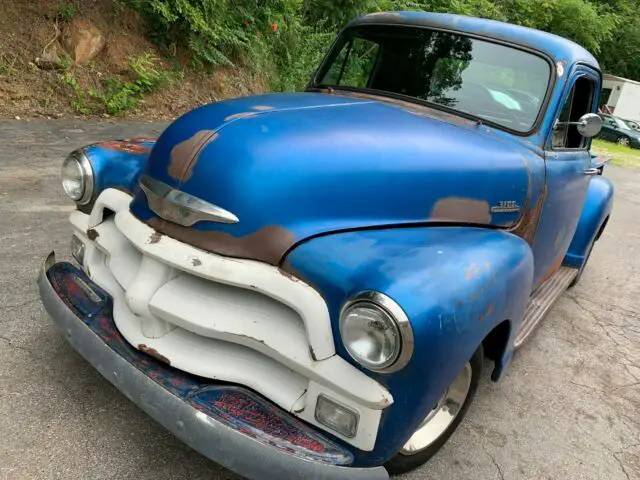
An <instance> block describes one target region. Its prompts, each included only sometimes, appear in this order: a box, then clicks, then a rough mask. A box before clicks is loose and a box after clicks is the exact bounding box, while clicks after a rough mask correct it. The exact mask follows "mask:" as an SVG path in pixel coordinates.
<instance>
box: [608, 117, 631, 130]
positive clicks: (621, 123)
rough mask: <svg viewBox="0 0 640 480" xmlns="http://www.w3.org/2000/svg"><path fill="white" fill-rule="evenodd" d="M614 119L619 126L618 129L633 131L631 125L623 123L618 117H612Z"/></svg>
mask: <svg viewBox="0 0 640 480" xmlns="http://www.w3.org/2000/svg"><path fill="white" fill-rule="evenodd" d="M611 118H612V119H613V121H614V122H615V123H616V125H617V126H618V128H621V129H623V130H631V125H629V124H628V123H626V122H624V121H622V120H621V119H619V118H617V117H611Z"/></svg>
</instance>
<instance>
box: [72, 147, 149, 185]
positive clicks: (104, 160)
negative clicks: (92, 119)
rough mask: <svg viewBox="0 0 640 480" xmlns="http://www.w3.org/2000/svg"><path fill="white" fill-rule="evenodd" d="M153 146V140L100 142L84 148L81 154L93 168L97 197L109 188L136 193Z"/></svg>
mask: <svg viewBox="0 0 640 480" xmlns="http://www.w3.org/2000/svg"><path fill="white" fill-rule="evenodd" d="M154 145H155V139H154V138H134V139H128V140H111V141H107V142H98V143H94V144H92V145H88V146H86V147H84V148H83V149H82V151H83V153H84V154H85V155H86V156H87V158H88V159H89V161H90V162H91V167H92V168H93V173H94V178H95V187H94V188H95V193H94V197H97V196H98V195H99V194H100V192H102V191H103V190H104V189H106V188H118V189H120V190H124V191H126V192H131V193H133V192H135V191H136V190H137V189H138V179H139V178H140V172H141V171H142V169H143V168H144V166H145V165H146V163H147V160H148V159H149V153H150V152H151V149H152V148H153V146H154Z"/></svg>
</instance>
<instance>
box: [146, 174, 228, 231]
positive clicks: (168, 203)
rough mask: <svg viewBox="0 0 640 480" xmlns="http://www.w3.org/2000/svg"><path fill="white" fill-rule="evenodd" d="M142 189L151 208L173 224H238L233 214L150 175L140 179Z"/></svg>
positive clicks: (186, 225)
mask: <svg viewBox="0 0 640 480" xmlns="http://www.w3.org/2000/svg"><path fill="white" fill-rule="evenodd" d="M140 187H141V188H142V191H143V192H144V194H145V195H146V196H147V200H148V201H149V208H150V209H151V210H152V211H153V212H154V213H155V214H156V215H158V216H160V217H162V218H164V219H165V220H168V221H170V222H173V223H177V224H179V225H183V226H185V227H190V226H192V225H194V224H196V223H198V222H217V223H238V222H239V219H238V217H236V216H235V215H234V214H233V213H231V212H229V211H227V210H225V209H224V208H220V207H218V206H217V205H213V204H212V203H209V202H205V201H204V200H200V199H199V198H197V197H194V196H193V195H190V194H188V193H185V192H181V191H180V190H175V189H174V188H172V187H171V186H169V185H167V184H166V183H163V182H160V181H158V180H156V179H154V178H151V177H149V176H148V175H142V176H141V177H140Z"/></svg>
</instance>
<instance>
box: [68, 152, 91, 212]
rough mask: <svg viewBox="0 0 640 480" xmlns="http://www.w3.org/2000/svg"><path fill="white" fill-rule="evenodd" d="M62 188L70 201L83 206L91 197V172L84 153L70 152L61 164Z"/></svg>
mask: <svg viewBox="0 0 640 480" xmlns="http://www.w3.org/2000/svg"><path fill="white" fill-rule="evenodd" d="M62 188H64V191H65V193H66V194H67V195H68V196H69V197H70V198H71V200H73V201H75V202H76V203H79V204H80V205H85V204H87V203H89V201H90V200H91V196H92V195H93V170H92V168H91V163H90V162H89V160H88V159H87V157H86V156H85V155H84V153H82V152H79V151H75V152H72V153H71V154H70V155H69V156H68V157H67V158H65V159H64V162H62Z"/></svg>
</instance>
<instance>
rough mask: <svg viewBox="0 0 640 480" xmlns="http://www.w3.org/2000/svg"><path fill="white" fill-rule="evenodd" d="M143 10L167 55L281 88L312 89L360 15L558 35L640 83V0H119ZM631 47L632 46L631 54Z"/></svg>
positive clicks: (612, 68)
mask: <svg viewBox="0 0 640 480" xmlns="http://www.w3.org/2000/svg"><path fill="white" fill-rule="evenodd" d="M119 2H120V3H121V4H124V5H127V6H129V7H131V8H134V9H135V10H137V11H138V12H140V13H141V14H142V15H143V16H144V17H145V18H146V20H147V23H148V25H149V34H150V37H151V38H152V39H153V40H154V41H155V42H156V43H157V44H158V45H159V46H160V47H162V48H164V49H165V51H166V52H175V51H176V49H177V48H178V49H180V50H181V51H186V52H188V53H189V55H190V58H191V61H192V63H193V65H194V66H195V67H196V68H200V69H202V70H204V71H207V70H208V69H210V68H211V67H219V66H227V67H241V68H243V69H245V70H248V71H249V72H250V73H251V74H252V75H256V76H260V77H262V78H264V79H266V80H267V81H268V82H269V84H270V85H271V87H272V88H273V89H275V90H299V89H302V88H304V86H305V85H306V83H307V82H308V79H309V76H310V74H311V73H312V72H313V71H314V69H315V68H316V67H317V65H318V63H319V61H320V60H321V59H322V56H323V54H324V53H325V52H326V50H327V48H328V46H329V45H330V44H331V42H332V40H333V38H334V37H335V34H336V32H337V31H338V30H339V29H340V28H342V27H343V26H344V25H345V24H346V23H348V22H349V20H351V19H352V18H354V17H356V16H357V15H359V14H362V13H366V12H374V11H386V10H425V11H432V12H450V13H459V14H464V15H472V16H479V17H483V18H490V19H496V20H501V21H507V22H511V23H516V24H520V25H524V26H527V27H532V28H537V29H541V30H546V31H549V32H553V33H555V34H557V35H560V36H563V37H566V38H569V39H571V40H574V41H576V42H577V43H579V44H581V45H583V46H585V47H586V48H587V49H589V50H590V51H592V52H593V53H594V54H596V55H597V56H598V57H599V60H600V61H601V63H602V64H603V65H604V66H605V67H606V68H607V69H609V71H610V72H611V73H614V74H620V75H627V76H631V77H632V78H637V79H640V16H638V15H637V12H638V11H640V0H119ZM627 45H629V48H627Z"/></svg>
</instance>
